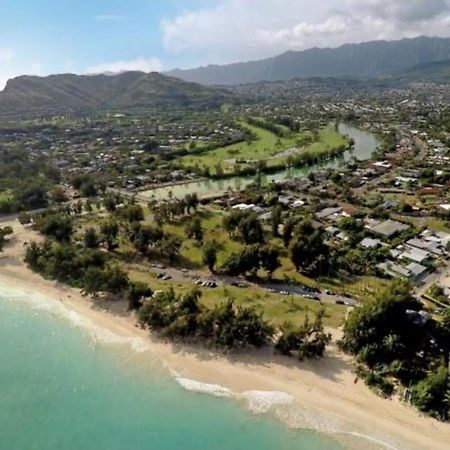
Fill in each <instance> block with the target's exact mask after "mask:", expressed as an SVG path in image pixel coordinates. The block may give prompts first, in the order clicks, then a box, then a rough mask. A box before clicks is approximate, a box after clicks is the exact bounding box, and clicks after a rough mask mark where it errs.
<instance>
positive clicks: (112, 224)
mask: <svg viewBox="0 0 450 450" xmlns="http://www.w3.org/2000/svg"><path fill="white" fill-rule="evenodd" d="M100 232H101V234H102V236H103V238H104V239H105V241H106V246H107V248H108V250H112V249H113V248H114V247H115V245H116V239H117V236H118V234H119V225H118V223H117V222H116V221H115V220H114V219H107V220H105V221H104V222H102V223H101V225H100Z"/></svg>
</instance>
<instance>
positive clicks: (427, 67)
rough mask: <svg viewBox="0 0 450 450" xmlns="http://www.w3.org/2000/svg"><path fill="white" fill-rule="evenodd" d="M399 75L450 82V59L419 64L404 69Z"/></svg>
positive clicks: (413, 78)
mask: <svg viewBox="0 0 450 450" xmlns="http://www.w3.org/2000/svg"><path fill="white" fill-rule="evenodd" d="M399 76H400V78H403V79H411V80H427V81H441V82H446V83H450V59H449V60H447V61H437V62H431V63H424V64H417V65H416V66H414V67H411V68H410V69H408V70H405V71H403V72H402V73H401V74H400V75H399Z"/></svg>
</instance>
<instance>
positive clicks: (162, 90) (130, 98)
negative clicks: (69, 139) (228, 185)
mask: <svg viewBox="0 0 450 450" xmlns="http://www.w3.org/2000/svg"><path fill="white" fill-rule="evenodd" d="M229 100H232V95H231V94H230V93H229V92H227V91H226V90H224V89H219V88H212V87H205V86H201V85H199V84H195V83H188V82H185V81H182V80H179V79H177V78H173V77H169V76H165V75H161V74H159V73H149V74H147V73H143V72H124V73H121V74H118V75H72V74H65V75H51V76H48V77H36V76H21V77H17V78H14V79H12V80H9V81H8V83H7V85H6V87H5V89H4V91H2V92H0V115H3V116H5V115H8V116H14V115H21V114H27V115H30V114H31V115H32V114H35V113H47V112H51V113H56V112H63V111H68V110H77V109H99V108H130V107H161V106H163V107H172V106H173V107H197V108H208V107H218V106H220V105H221V104H223V103H224V102H225V101H229Z"/></svg>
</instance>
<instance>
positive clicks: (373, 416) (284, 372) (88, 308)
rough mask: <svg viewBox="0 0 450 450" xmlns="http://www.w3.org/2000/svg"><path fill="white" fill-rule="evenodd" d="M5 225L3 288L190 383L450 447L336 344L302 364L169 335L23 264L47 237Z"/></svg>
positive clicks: (366, 431) (378, 434) (312, 425)
mask: <svg viewBox="0 0 450 450" xmlns="http://www.w3.org/2000/svg"><path fill="white" fill-rule="evenodd" d="M2 225H11V226H12V227H13V229H14V235H13V237H12V239H11V242H10V243H8V244H7V245H6V246H5V249H4V251H3V253H1V254H0V290H3V289H5V290H6V289H11V290H15V291H17V292H18V293H19V294H20V295H29V296H37V297H38V299H37V301H40V299H42V301H44V299H45V301H48V302H50V303H51V302H53V305H54V307H55V308H56V309H60V310H61V312H65V313H66V314H67V315H70V314H72V315H73V319H75V320H77V321H79V322H80V323H79V326H82V327H85V328H90V329H93V330H94V331H93V333H94V335H95V336H97V337H99V339H102V336H103V339H104V340H105V342H108V341H110V342H112V343H114V342H117V343H119V342H123V343H126V344H128V345H130V346H131V347H132V348H133V349H134V350H136V351H149V352H151V354H152V355H154V356H155V357H157V358H158V359H160V360H161V362H162V363H163V364H164V366H165V367H166V368H167V370H168V374H172V376H174V377H175V379H176V380H177V381H178V382H179V383H180V384H181V385H182V386H183V387H185V388H186V389H189V390H192V391H196V392H204V393H209V394H213V395H218V396H228V397H230V396H232V397H235V398H236V399H237V400H238V401H242V402H244V404H245V406H246V407H247V408H248V409H250V410H251V411H253V412H255V413H263V412H267V411H269V410H270V411H271V412H274V413H275V415H276V416H278V418H279V419H281V420H282V421H283V422H285V423H286V424H287V425H289V426H291V427H293V428H309V429H313V430H314V429H315V430H317V431H319V432H324V433H329V434H335V435H336V436H337V435H339V436H342V437H343V440H344V441H346V436H349V435H350V436H351V435H353V437H354V438H357V437H358V436H359V437H362V438H364V439H368V440H365V441H364V442H365V446H364V448H368V445H369V442H370V440H371V439H372V440H373V441H374V443H376V442H375V441H382V442H384V443H386V445H384V447H385V448H398V449H400V448H401V449H403V448H407V449H429V448H433V449H436V450H439V449H445V448H448V442H450V425H449V424H444V423H440V422H438V421H436V420H434V419H431V418H428V417H423V416H420V415H419V413H417V412H416V411H415V410H414V409H413V408H410V407H407V406H405V405H403V404H401V403H400V402H398V401H396V400H385V399H382V398H380V397H378V396H376V395H375V394H374V393H372V392H371V391H370V389H369V388H368V387H366V386H365V385H364V384H363V382H362V381H359V382H358V383H356V384H355V383H354V380H355V375H354V374H353V372H352V366H351V363H350V358H349V357H346V356H344V355H342V354H341V353H340V352H339V351H338V350H337V349H336V348H334V347H332V348H331V349H330V351H329V352H328V353H327V356H326V357H325V358H323V359H322V360H315V361H307V362H302V363H299V362H297V361H295V360H292V359H288V358H285V357H282V356H277V355H273V353H272V351H271V350H270V349H265V350H262V351H255V352H252V353H250V354H246V355H233V356H223V355H218V354H215V353H214V352H211V351H208V350H204V349H200V348H195V347H190V346H183V345H177V344H168V343H165V342H161V341H160V340H157V339H155V338H152V337H151V336H149V333H148V331H145V330H141V329H139V328H137V327H136V326H135V320H134V318H133V316H122V315H119V314H113V313H112V312H111V311H110V312H108V311H107V310H105V309H103V308H101V306H99V305H98V303H94V302H91V301H90V300H89V299H88V298H87V297H83V296H82V295H81V294H80V292H79V290H76V289H72V288H69V287H67V286H64V285H61V284H59V283H56V282H53V281H49V280H45V279H43V278H42V277H41V276H40V275H38V274H35V273H33V272H32V271H31V270H29V269H28V268H27V267H26V266H25V264H24V263H23V254H24V243H25V242H28V241H29V240H31V239H34V240H38V239H39V236H38V235H37V233H35V232H33V231H31V230H28V229H25V228H24V227H22V226H21V225H20V224H19V223H18V222H17V221H9V222H4V223H2ZM81 322H82V323H81ZM194 380H195V381H194ZM273 405H275V406H276V408H272V406H273ZM338 440H340V438H339V439H338ZM359 443H361V441H359ZM359 448H361V447H359ZM377 448H380V445H377Z"/></svg>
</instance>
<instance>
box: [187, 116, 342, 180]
mask: <svg viewBox="0 0 450 450" xmlns="http://www.w3.org/2000/svg"><path fill="white" fill-rule="evenodd" d="M242 125H243V126H245V127H246V128H248V129H249V130H251V131H252V132H253V133H254V134H255V135H256V136H257V139H256V140H254V141H252V142H249V143H246V142H241V143H239V144H234V145H230V146H227V147H221V148H219V149H216V150H211V151H209V152H206V153H202V154H197V155H187V156H184V157H183V158H181V163H182V164H183V165H184V166H185V167H194V166H198V167H199V168H208V169H209V171H210V173H216V172H217V171H216V167H217V166H218V165H219V164H220V165H221V167H222V170H223V171H224V173H233V172H234V171H235V166H236V164H239V165H240V166H241V167H245V165H248V164H251V165H254V163H255V161H258V160H264V161H266V164H267V166H268V167H278V166H280V165H283V164H285V163H286V161H287V159H288V157H289V155H287V154H283V152H285V150H287V149H290V148H293V147H297V146H298V143H297V141H298V140H299V139H301V138H304V137H305V136H307V135H309V134H310V133H309V132H303V133H298V134H294V133H292V134H290V135H287V136H285V137H281V138H279V137H277V136H276V135H275V134H273V133H271V132H270V131H267V130H264V129H262V128H258V127H255V126H251V125H248V124H242ZM346 144H347V140H346V138H345V137H344V136H342V135H341V134H340V133H338V132H336V131H335V129H334V126H332V125H329V126H327V127H325V128H322V129H321V130H319V139H318V141H317V142H314V143H312V144H310V145H307V146H306V147H304V148H302V149H301V150H300V151H298V152H293V153H292V154H291V155H292V156H295V155H301V154H306V153H308V154H312V155H314V156H320V155H321V154H324V153H326V152H327V151H329V150H330V149H335V148H338V147H341V146H343V145H346ZM277 155H279V156H278V157H277Z"/></svg>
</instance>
